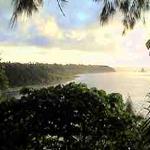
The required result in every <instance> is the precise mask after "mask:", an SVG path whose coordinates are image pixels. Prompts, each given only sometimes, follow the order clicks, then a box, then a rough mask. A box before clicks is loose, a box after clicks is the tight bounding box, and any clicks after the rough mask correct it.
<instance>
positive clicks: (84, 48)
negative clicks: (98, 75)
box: [0, 0, 150, 67]
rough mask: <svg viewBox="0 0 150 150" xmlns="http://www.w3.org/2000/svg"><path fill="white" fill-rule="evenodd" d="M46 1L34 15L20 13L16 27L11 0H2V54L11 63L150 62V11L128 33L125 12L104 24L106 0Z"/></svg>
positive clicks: (0, 35)
mask: <svg viewBox="0 0 150 150" xmlns="http://www.w3.org/2000/svg"><path fill="white" fill-rule="evenodd" d="M62 7H63V11H64V12H65V16H63V15H62V13H61V11H60V10H59V8H58V5H57V3H56V0H44V5H43V7H42V8H40V10H39V12H38V13H34V14H33V16H32V17H30V18H26V17H21V16H20V17H19V18H18V20H17V23H16V25H15V26H14V28H10V26H9V23H10V18H11V15H12V11H13V8H12V6H11V0H0V57H1V58H2V60H3V61H6V62H7V61H11V62H21V63H28V62H33V63H35V62H41V63H59V64H60V63H61V64H70V63H71V64H96V65H109V66H124V67H130V66H131V67H134V66H139V67H144V66H150V56H149V52H148V50H147V49H146V47H145V42H146V41H147V40H148V39H149V38H150V28H149V26H150V21H149V19H150V15H148V13H147V14H145V15H146V20H147V22H146V24H145V25H144V24H143V23H142V21H139V22H138V23H137V24H136V26H135V28H134V29H133V30H132V31H128V32H127V33H126V35H124V36H122V31H123V29H124V28H123V25H122V22H121V21H122V16H121V14H117V15H116V16H114V17H113V18H112V19H111V20H110V21H109V23H108V24H107V25H105V26H101V25H100V21H99V14H100V12H101V8H102V3H95V2H93V1H92V0H82V1H80V0H78V1H77V0H70V1H69V2H67V3H65V4H62Z"/></svg>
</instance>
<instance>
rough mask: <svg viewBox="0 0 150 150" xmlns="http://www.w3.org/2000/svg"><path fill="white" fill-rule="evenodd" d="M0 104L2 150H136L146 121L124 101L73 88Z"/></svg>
mask: <svg viewBox="0 0 150 150" xmlns="http://www.w3.org/2000/svg"><path fill="white" fill-rule="evenodd" d="M21 94H22V97H21V98H20V99H18V100H10V101H5V102H2V103H1V104H0V141H1V143H2V144H1V145H0V149H1V150H30V149H33V150H42V149H52V150H58V149H62V150H63V149H71V150H95V149H96V150H97V149H99V150H120V149H123V150H128V149H130V150H137V149H140V146H139V142H140V140H141V134H140V125H141V123H142V119H141V118H140V119H139V117H137V116H136V115H134V113H132V112H128V111H127V110H126V105H125V104H124V103H123V100H122V96H121V95H120V94H118V93H112V94H106V92H105V91H103V90H97V89H96V88H90V89H89V88H87V86H86V85H85V84H75V83H70V84H67V85H58V86H56V87H49V88H47V89H46V88H43V89H40V90H33V89H22V91H21Z"/></svg>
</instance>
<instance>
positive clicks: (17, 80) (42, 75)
mask: <svg viewBox="0 0 150 150" xmlns="http://www.w3.org/2000/svg"><path fill="white" fill-rule="evenodd" d="M3 66H4V70H5V73H6V76H7V78H8V80H9V85H10V87H17V86H24V85H36V84H41V85H42V84H43V85H44V84H50V83H53V82H58V81H61V80H67V79H70V78H72V77H73V76H74V75H76V74H82V73H100V72H114V71H115V70H114V69H113V68H112V67H109V66H102V65H73V64H68V65H60V64H41V63H35V64H29V63H28V64H21V63H3Z"/></svg>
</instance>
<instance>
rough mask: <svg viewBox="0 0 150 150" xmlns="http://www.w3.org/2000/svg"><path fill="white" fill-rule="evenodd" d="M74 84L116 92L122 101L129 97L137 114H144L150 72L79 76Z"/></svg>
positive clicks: (149, 88) (147, 99)
mask: <svg viewBox="0 0 150 150" xmlns="http://www.w3.org/2000/svg"><path fill="white" fill-rule="evenodd" d="M75 82H77V83H79V82H82V83H86V84H87V85H88V87H97V88H98V89H103V90H106V91H107V92H108V93H110V92H118V93H121V94H122V95H123V98H124V100H126V99H127V98H128V97H129V96H130V97H131V99H132V103H133V106H134V109H135V111H136V112H137V113H142V114H144V115H145V114H146V110H145V108H147V107H148V102H147V101H149V98H148V97H147V94H148V93H149V92H150V72H144V73H143V72H121V71H120V72H113V73H95V74H81V75H79V76H78V77H77V78H76V79H75Z"/></svg>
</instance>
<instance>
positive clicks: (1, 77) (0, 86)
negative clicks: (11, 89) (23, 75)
mask: <svg viewBox="0 0 150 150" xmlns="http://www.w3.org/2000/svg"><path fill="white" fill-rule="evenodd" d="M7 88H8V79H7V76H6V74H5V71H4V68H3V65H2V64H1V63H0V92H1V91H2V90H5V89H7Z"/></svg>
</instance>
